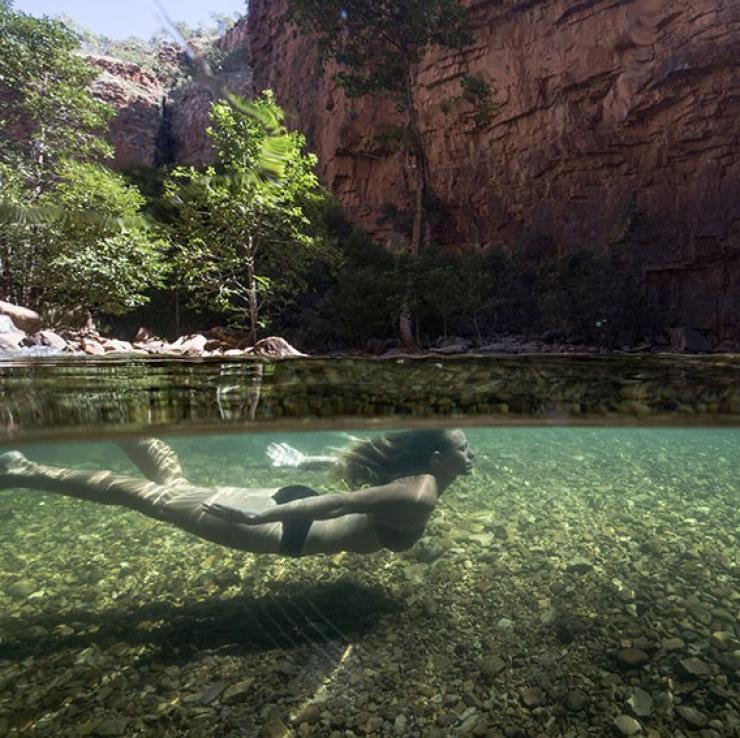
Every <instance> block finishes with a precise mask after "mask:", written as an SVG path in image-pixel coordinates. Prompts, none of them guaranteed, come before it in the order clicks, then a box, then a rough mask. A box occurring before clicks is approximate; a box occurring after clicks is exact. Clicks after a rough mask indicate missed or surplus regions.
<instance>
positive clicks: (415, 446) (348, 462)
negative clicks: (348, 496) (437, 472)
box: [337, 429, 450, 487]
mask: <svg viewBox="0 0 740 738" xmlns="http://www.w3.org/2000/svg"><path fill="white" fill-rule="evenodd" d="M447 448H450V438H449V435H448V431H444V430H429V429H425V430H410V431H399V432H397V433H385V434H384V435H382V436H378V437H377V438H371V439H368V440H360V441H356V442H355V443H354V444H353V445H351V446H350V447H349V448H348V449H347V450H346V451H345V452H344V453H343V454H342V456H341V458H340V463H339V467H338V469H337V472H338V475H339V477H340V478H341V479H344V480H346V481H347V482H348V483H349V484H350V486H353V487H355V486H360V485H363V484H372V485H380V484H387V483H388V482H391V481H393V480H394V479H399V478H401V477H410V476H413V475H414V474H428V473H429V472H430V460H431V457H432V454H433V453H434V452H435V451H441V450H444V449H447Z"/></svg>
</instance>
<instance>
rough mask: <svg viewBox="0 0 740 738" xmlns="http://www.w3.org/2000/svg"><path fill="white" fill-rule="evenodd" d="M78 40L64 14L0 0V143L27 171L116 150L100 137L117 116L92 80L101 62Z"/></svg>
mask: <svg viewBox="0 0 740 738" xmlns="http://www.w3.org/2000/svg"><path fill="white" fill-rule="evenodd" d="M77 45H78V41H77V38H76V37H75V35H74V34H73V33H72V32H71V31H69V29H67V28H66V26H65V25H64V24H63V23H61V22H60V21H56V20H52V19H50V18H34V17H32V16H30V15H26V14H25V13H20V12H17V11H14V10H13V9H12V8H11V7H10V6H9V5H8V4H5V5H0V121H2V125H3V126H4V127H5V129H6V130H5V132H4V135H3V137H2V143H1V144H0V155H2V156H3V159H4V160H6V161H7V160H8V159H10V158H13V159H14V160H15V162H16V163H17V164H18V165H19V166H21V167H22V168H23V169H24V170H25V171H26V174H27V176H28V177H29V178H31V179H35V180H37V182H36V184H37V185H39V186H40V184H41V183H40V179H42V178H43V174H44V172H46V173H53V170H54V166H55V163H58V162H60V161H63V160H66V159H73V160H78V161H81V160H85V159H87V158H91V157H104V156H108V155H110V154H111V149H110V146H109V145H108V144H107V143H106V142H105V141H104V140H103V139H102V138H101V136H100V132H101V131H104V130H105V129H106V127H107V124H108V122H109V121H110V119H111V118H112V116H113V110H112V109H111V108H110V106H108V105H105V104H104V103H101V102H99V101H97V100H95V99H94V98H93V97H92V95H91V94H90V92H89V85H90V83H91V82H92V81H93V79H95V77H96V75H97V70H96V69H95V68H94V67H92V66H91V65H89V64H87V63H86V62H85V61H84V60H83V59H82V58H81V57H79V56H78V55H77V54H75V53H73V52H74V51H75V49H76V48H77Z"/></svg>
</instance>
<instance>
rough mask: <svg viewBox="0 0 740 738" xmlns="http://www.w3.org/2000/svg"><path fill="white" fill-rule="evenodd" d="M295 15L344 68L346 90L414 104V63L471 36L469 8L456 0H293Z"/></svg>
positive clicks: (342, 79) (325, 53)
mask: <svg viewBox="0 0 740 738" xmlns="http://www.w3.org/2000/svg"><path fill="white" fill-rule="evenodd" d="M290 4H291V8H292V12H293V17H294V19H295V20H296V22H297V23H298V25H300V26H301V27H302V28H304V29H305V30H307V31H309V32H311V33H313V34H316V35H317V37H318V39H319V46H320V49H321V52H322V54H323V56H324V58H331V59H334V60H335V61H336V62H337V63H338V64H339V65H340V67H341V69H340V72H339V74H338V75H337V76H338V79H339V81H340V83H341V84H342V86H343V87H344V88H345V90H346V91H347V93H348V94H349V95H352V96H361V95H366V94H368V93H386V94H387V93H390V94H393V95H395V97H396V100H397V102H398V104H399V106H400V107H401V108H402V109H406V108H407V107H408V104H409V100H408V97H407V95H406V85H407V80H408V75H409V66H410V65H413V64H417V63H418V62H419V61H420V60H421V57H422V56H423V54H424V53H425V52H426V51H427V49H428V48H429V47H431V46H442V47H445V48H458V47H461V46H464V45H465V44H466V43H469V42H470V40H471V36H470V30H469V27H468V19H467V10H466V9H465V8H464V7H463V6H462V5H460V4H459V2H457V0H381V1H380V2H377V1H376V2H368V0H290Z"/></svg>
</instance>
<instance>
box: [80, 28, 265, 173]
mask: <svg viewBox="0 0 740 738" xmlns="http://www.w3.org/2000/svg"><path fill="white" fill-rule="evenodd" d="M193 43H197V40H196V41H194V42H193ZM216 46H217V47H218V48H219V49H220V50H221V52H222V53H223V55H224V59H223V62H222V64H221V68H220V70H219V71H218V72H217V73H216V74H215V76H214V79H212V80H210V82H209V83H208V84H204V83H201V82H198V81H192V82H188V83H185V84H183V85H182V86H179V87H177V88H176V89H174V90H173V89H170V88H169V87H168V84H167V82H166V81H164V80H163V79H160V77H158V76H157V75H156V74H153V73H151V72H148V71H146V70H145V69H143V68H142V67H140V66H139V65H138V64H133V63H131V62H124V61H121V60H120V59H114V58H111V57H104V56H87V57H86V59H87V60H88V61H89V62H91V63H92V64H94V65H95V66H97V67H99V68H100V70H101V73H100V76H99V77H98V78H97V79H96V81H95V82H94V84H93V86H92V91H93V94H94V95H95V96H96V97H97V98H99V99H100V100H103V101H105V102H107V103H109V104H110V105H112V106H113V107H114V108H115V110H116V117H115V118H114V120H113V123H112V125H111V129H110V133H109V140H110V142H111V144H112V145H113V148H114V152H115V159H114V161H113V166H114V167H116V168H118V169H125V168H128V167H133V166H147V167H156V166H159V165H160V164H164V163H177V164H192V165H196V166H197V165H199V164H203V163H204V162H208V161H210V160H211V158H212V150H211V146H210V141H209V139H208V136H207V134H206V128H207V127H208V125H209V117H208V114H209V110H210V106H211V103H212V102H213V100H214V92H213V90H214V89H218V88H219V87H222V86H223V87H227V88H228V89H229V90H231V91H232V92H236V93H238V94H242V95H248V94H249V93H250V92H251V70H250V69H249V53H248V39H247V32H246V22H239V23H236V24H235V25H234V26H233V27H232V28H231V29H229V30H228V31H227V32H226V33H225V34H224V35H223V36H222V37H221V38H220V39H219V40H218V41H217V42H216ZM160 57H161V58H162V61H163V63H164V64H165V65H166V66H167V67H168V68H170V69H171V68H173V67H176V66H177V65H178V64H180V65H182V68H183V70H185V69H186V68H187V60H186V58H185V55H184V52H183V50H182V49H181V48H180V47H179V46H178V45H176V44H165V45H163V46H162V47H161V48H160Z"/></svg>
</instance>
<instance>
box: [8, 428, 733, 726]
mask: <svg viewBox="0 0 740 738" xmlns="http://www.w3.org/2000/svg"><path fill="white" fill-rule="evenodd" d="M466 432H467V434H468V437H469V439H470V442H471V445H472V446H473V448H474V449H475V451H476V453H477V458H476V465H477V467H476V470H475V472H474V474H473V475H472V476H470V477H462V478H459V479H458V480H457V481H456V483H455V484H454V485H453V486H452V487H451V488H450V489H449V490H448V491H447V492H446V493H445V495H444V497H443V498H442V501H441V503H440V505H439V507H438V508H437V510H436V511H435V513H434V515H433V517H432V519H431V521H430V523H429V525H428V527H427V530H426V533H425V535H424V537H423V538H422V539H421V541H419V543H417V544H416V545H415V546H414V547H413V548H412V549H411V550H410V551H408V552H404V553H395V554H394V553H390V552H387V551H383V552H380V553H375V554H371V555H366V556H361V555H356V554H340V555H337V556H315V557H306V558H301V559H288V558H283V557H278V556H264V555H263V556H256V555H252V554H248V553H243V552H240V551H234V550H229V549H225V548H223V547H219V546H217V545H214V544H211V543H208V542H204V541H201V540H199V539H197V538H195V537H194V536H192V535H189V534H187V533H185V532H182V531H180V530H177V529H175V528H173V527H171V526H167V525H166V524H164V523H160V522H157V521H155V520H152V519H149V518H146V517H144V516H142V515H140V514H137V513H135V512H131V511H128V510H122V509H119V508H113V507H104V506H98V505H95V504H92V503H86V502H80V501H77V500H71V499H67V498H63V497H60V496H56V495H51V494H46V493H42V492H38V491H29V490H3V491H0V734H2V735H9V736H16V735H17V736H21V735H54V736H83V735H123V736H219V737H220V736H263V735H264V736H273V735H274V736H281V735H284V736H289V735H296V736H322V737H323V736H327V737H328V736H332V737H333V738H339V737H340V736H341V737H348V736H378V737H380V736H420V737H424V738H426V737H427V736H429V737H430V738H432V737H434V736H440V737H441V736H456V735H466V736H467V735H480V736H521V737H522V738H524V737H527V738H528V737H529V736H533V737H539V736H568V737H572V738H581V736H611V735H614V734H615V730H616V728H615V726H614V723H613V721H614V719H615V718H617V716H619V715H620V714H630V711H633V712H634V708H631V707H629V705H628V703H629V702H630V701H632V702H633V704H634V703H638V706H639V707H640V709H642V708H645V709H644V711H646V712H648V713H649V714H646V715H638V716H637V717H636V719H637V720H638V721H639V723H640V724H641V725H642V734H643V735H651V736H653V737H656V736H671V737H673V736H694V735H701V736H702V738H704V737H705V736H706V737H707V738H713V737H714V736H737V735H738V734H739V733H738V730H740V727H739V726H740V705H739V704H738V674H739V670H740V663H739V661H738V659H739V658H740V654H739V653H738V651H737V649H738V643H737V639H738V635H739V632H738V619H737V618H738V610H739V609H740V583H739V579H738V578H739V575H740V566H739V561H738V539H739V534H740V519H739V517H738V502H739V499H740V482H739V481H738V480H740V428H737V427H729V428H683V429H681V428H644V427H643V428H640V427H625V428H614V427H598V428H567V427H552V428H542V427H527V428H500V427H499V428H470V429H468V430H467V431H466ZM358 435H367V431H358ZM270 440H284V441H286V442H289V443H292V444H294V445H295V446H297V447H299V448H301V449H302V450H304V451H320V450H323V449H325V448H326V447H327V446H338V445H342V444H343V443H344V441H345V437H344V436H343V435H342V434H341V433H339V432H319V431H317V430H312V431H311V432H306V433H285V432H280V433H276V432H271V433H269V434H268V433H250V434H246V433H245V434H230V435H200V436H177V437H175V438H173V439H172V445H173V447H174V448H175V449H176V450H177V452H178V454H179V455H180V458H181V460H182V464H183V467H184V471H185V474H186V476H188V477H189V478H190V479H191V480H192V481H193V482H196V483H198V484H204V485H235V486H242V485H244V486H248V485H254V486H270V487H271V486H282V485H286V484H295V483H300V484H308V485H312V486H315V487H316V488H317V489H319V490H321V491H331V490H332V487H331V485H330V484H329V483H328V482H327V479H326V477H325V476H324V475H322V474H321V473H318V472H314V473H305V472H302V473H300V475H297V473H296V472H295V471H294V470H276V469H273V468H271V467H270V466H269V463H268V461H267V459H266V458H265V455H264V449H265V447H266V445H267V443H268V442H269V441H270ZM11 447H18V446H6V448H11ZM3 450H5V449H3ZM21 450H23V451H24V453H26V455H27V456H28V457H29V458H31V459H33V460H35V461H38V462H43V463H47V464H54V465H65V466H74V467H76V468H84V469H110V470H115V471H118V472H121V473H126V474H136V473H137V472H136V470H135V469H134V467H133V466H132V465H131V463H130V462H129V461H128V460H127V459H126V458H125V457H124V455H123V454H122V453H121V452H120V450H119V449H118V448H117V447H116V445H115V444H114V443H113V442H111V441H99V442H94V441H85V442H84V443H82V442H78V443H55V444H43V445H42V444H32V445H28V446H26V447H23V448H22V449H21ZM581 559H583V560H581ZM636 688H640V689H641V690H644V692H645V693H647V695H649V698H648V699H647V701H646V698H645V697H644V696H642V693H640V692H635V689H636ZM635 695H637V696H635ZM646 704H647V707H645V705H646ZM648 708H649V709H648ZM651 731H652V732H651ZM617 734H618V733H617Z"/></svg>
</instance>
